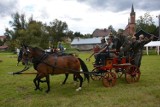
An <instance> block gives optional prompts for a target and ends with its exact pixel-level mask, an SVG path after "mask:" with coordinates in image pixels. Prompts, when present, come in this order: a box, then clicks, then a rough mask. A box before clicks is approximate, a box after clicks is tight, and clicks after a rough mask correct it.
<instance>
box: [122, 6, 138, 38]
mask: <svg viewBox="0 0 160 107" xmlns="http://www.w3.org/2000/svg"><path fill="white" fill-rule="evenodd" d="M135 18H136V13H135V12H134V7H133V4H132V8H131V13H130V18H129V19H128V25H127V26H126V28H125V30H124V32H123V34H124V35H126V36H133V35H134V34H135V31H136V22H135Z"/></svg>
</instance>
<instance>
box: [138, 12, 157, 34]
mask: <svg viewBox="0 0 160 107" xmlns="http://www.w3.org/2000/svg"><path fill="white" fill-rule="evenodd" d="M136 22H137V23H136V31H139V30H140V29H143V30H144V31H146V32H148V33H152V34H155V32H156V25H155V24H154V23H155V22H154V21H153V18H152V16H151V15H150V13H149V12H147V13H145V14H144V16H140V17H139V19H138V20H137V21H136Z"/></svg>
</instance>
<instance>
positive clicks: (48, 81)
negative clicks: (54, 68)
mask: <svg viewBox="0 0 160 107" xmlns="http://www.w3.org/2000/svg"><path fill="white" fill-rule="evenodd" d="M46 82H47V86H48V89H47V90H46V93H48V92H49V91H50V79H49V75H47V76H46Z"/></svg>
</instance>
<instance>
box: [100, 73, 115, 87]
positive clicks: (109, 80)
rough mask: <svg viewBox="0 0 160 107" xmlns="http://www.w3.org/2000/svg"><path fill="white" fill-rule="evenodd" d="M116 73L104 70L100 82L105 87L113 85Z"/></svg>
mask: <svg viewBox="0 0 160 107" xmlns="http://www.w3.org/2000/svg"><path fill="white" fill-rule="evenodd" d="M116 79H117V77H116V74H115V73H114V72H106V73H105V75H104V77H103V79H102V83H103V85H104V86H105V87H113V86H114V85H115V84H116Z"/></svg>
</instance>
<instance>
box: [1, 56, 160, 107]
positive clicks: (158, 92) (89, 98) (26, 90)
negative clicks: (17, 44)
mask: <svg viewBox="0 0 160 107" xmlns="http://www.w3.org/2000/svg"><path fill="white" fill-rule="evenodd" d="M90 55H91V53H79V57H80V58H82V59H83V60H85V59H86V58H87V57H89V56H90ZM0 60H2V62H0V107H160V56H158V55H150V56H147V55H144V56H143V59H142V66H141V69H140V70H141V78H140V81H139V82H137V83H134V84H127V83H126V81H125V79H124V77H122V78H119V79H118V80H117V83H116V85H115V86H114V87H111V88H105V87H104V86H103V85H102V81H93V80H91V81H90V83H89V84H88V83H87V81H85V82H84V83H83V88H82V90H81V91H80V92H76V91H75V89H76V87H75V85H74V84H73V80H72V76H71V75H70V76H69V79H68V81H67V83H66V84H65V85H63V86H62V85H61V82H62V81H63V79H64V75H55V76H51V91H50V92H49V93H48V94H47V93H45V90H46V88H47V86H46V84H41V87H42V88H43V91H34V88H35V87H34V84H33V79H34V77H35V75H25V74H23V75H14V76H13V75H9V74H8V73H9V72H15V71H18V70H21V69H22V68H23V65H21V64H20V65H19V66H16V63H17V61H16V60H17V58H16V55H14V54H12V53H0ZM92 62H93V59H92V60H91V61H90V62H86V64H87V66H88V68H89V70H90V71H91V70H92V68H93V67H92ZM27 72H35V70H34V69H33V68H30V69H29V70H28V71H27Z"/></svg>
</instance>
